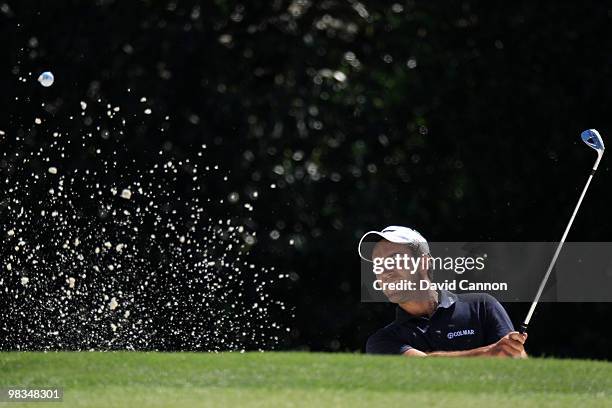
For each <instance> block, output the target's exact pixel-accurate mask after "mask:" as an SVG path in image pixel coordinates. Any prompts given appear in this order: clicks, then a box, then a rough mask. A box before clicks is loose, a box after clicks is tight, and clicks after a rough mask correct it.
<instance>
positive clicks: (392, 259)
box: [359, 226, 431, 303]
mask: <svg viewBox="0 0 612 408" xmlns="http://www.w3.org/2000/svg"><path fill="white" fill-rule="evenodd" d="M359 255H360V256H361V258H363V259H364V260H366V261H368V262H372V263H373V271H374V272H375V273H376V279H378V280H380V282H381V283H382V284H387V285H383V292H384V294H385V295H386V296H387V298H388V299H389V301H390V302H393V303H403V302H407V301H410V300H419V299H420V295H423V294H424V293H423V291H421V290H419V286H420V284H419V282H420V281H421V280H427V281H431V273H430V271H429V269H428V268H427V259H428V257H429V245H428V244H427V241H426V240H425V238H423V237H422V236H421V234H419V233H418V232H416V231H415V230H413V229H410V228H407V227H400V226H391V227H387V228H385V229H384V230H382V231H370V232H368V233H366V234H364V236H363V237H362V238H361V240H360V241H359ZM402 281H404V282H409V281H410V282H415V285H416V288H417V290H411V291H410V290H404V289H390V288H389V285H388V284H390V283H398V282H402Z"/></svg>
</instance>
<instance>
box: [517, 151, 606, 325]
mask: <svg viewBox="0 0 612 408" xmlns="http://www.w3.org/2000/svg"><path fill="white" fill-rule="evenodd" d="M597 162H598V163H599V160H598V161H597ZM594 174H595V169H593V171H592V172H591V174H590V175H589V179H588V180H587V182H586V185H585V186H584V190H582V194H580V198H579V199H578V204H576V208H574V213H573V214H572V217H571V218H570V220H569V223H568V224H567V227H565V232H564V233H563V237H561V242H559V245H557V250H556V251H555V255H553V257H552V260H551V261H550V265H548V270H547V271H546V275H544V279H542V283H540V287H539V288H538V293H537V294H536V297H535V299H534V300H533V303H532V304H531V307H530V308H529V312H528V313H527V317H525V321H524V322H523V325H522V326H521V327H522V328H524V329H523V330H521V331H524V330H526V328H527V326H528V325H529V321H530V320H531V316H532V315H533V312H534V310H535V308H536V306H537V305H538V302H539V301H540V297H541V296H542V292H544V287H546V282H548V277H549V276H550V273H551V272H552V270H553V268H554V266H555V263H556V262H557V258H558V257H559V253H560V252H561V248H562V247H563V244H564V243H565V238H567V234H568V233H569V230H570V228H572V224H573V222H574V218H576V214H577V213H578V209H579V208H580V204H582V200H583V199H584V196H585V194H586V192H587V190H588V189H589V185H590V184H591V180H593V175H594Z"/></svg>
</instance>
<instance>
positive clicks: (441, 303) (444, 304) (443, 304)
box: [395, 290, 457, 323]
mask: <svg viewBox="0 0 612 408" xmlns="http://www.w3.org/2000/svg"><path fill="white" fill-rule="evenodd" d="M456 301H457V295H456V294H454V293H452V292H449V291H447V290H439V291H438V306H437V307H436V311H438V309H440V308H442V309H448V308H449V307H451V306H452V305H453V304H455V302H456ZM434 313H435V312H434ZM415 318H417V316H413V315H411V314H410V313H408V312H407V311H405V310H404V309H402V308H401V307H400V306H399V305H398V306H397V309H396V311H395V321H396V322H397V323H402V322H405V321H407V320H411V319H415Z"/></svg>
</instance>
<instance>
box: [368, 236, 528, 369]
mask: <svg viewBox="0 0 612 408" xmlns="http://www.w3.org/2000/svg"><path fill="white" fill-rule="evenodd" d="M404 254H406V255H407V256H409V257H423V258H425V259H426V258H427V257H428V256H429V245H428V243H427V241H426V240H425V239H424V238H423V237H422V236H421V234H419V233H418V232H417V231H415V230H413V229H410V228H407V227H400V226H390V227H387V228H385V229H384V230H382V231H370V232H368V233H366V234H365V235H364V236H363V237H362V238H361V240H360V241H359V255H360V256H361V258H363V259H364V260H366V261H369V262H373V260H375V259H376V258H383V259H387V258H397V257H398V256H404ZM388 265H389V264H388ZM388 265H387V266H388ZM413 265H414V264H413ZM415 269H416V271H414V272H413V273H411V272H410V271H408V270H407V269H405V268H396V267H386V268H385V269H384V270H383V272H381V273H380V274H379V275H378V276H377V278H378V279H380V281H382V284H386V285H383V286H382V288H383V292H384V294H385V295H386V297H387V298H388V299H389V301H390V302H392V303H396V304H397V310H396V317H395V320H394V321H393V322H392V323H390V324H389V325H387V326H385V327H383V328H382V329H380V330H378V331H377V332H376V333H374V334H372V335H371V336H370V337H369V338H368V342H367V344H366V352H367V353H372V354H397V355H404V356H421V357H425V356H447V357H467V356H496V357H519V358H520V357H523V358H524V357H527V354H526V353H525V349H524V344H525V341H526V340H527V334H526V333H525V334H520V333H518V332H516V331H514V327H513V326H512V322H511V321H510V318H509V317H508V313H506V311H505V310H504V308H503V306H502V305H501V304H500V303H499V302H498V301H497V300H496V299H495V298H494V297H493V296H491V295H489V294H486V293H468V294H455V293H452V292H449V291H446V290H434V289H424V290H419V289H418V287H419V286H420V285H415V287H416V288H417V289H416V290H407V289H402V288H400V289H394V288H393V287H394V286H393V285H389V284H393V283H397V282H400V281H418V280H427V281H429V282H431V280H432V271H429V270H428V268H427V262H421V263H420V264H418V265H417V266H416V268H415ZM396 286H398V285H396ZM425 286H428V285H425Z"/></svg>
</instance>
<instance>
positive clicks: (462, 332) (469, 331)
mask: <svg viewBox="0 0 612 408" xmlns="http://www.w3.org/2000/svg"><path fill="white" fill-rule="evenodd" d="M472 335H474V329H465V330H458V331H454V332H448V334H447V335H446V338H448V339H449V340H450V339H454V338H455V337H461V336H472Z"/></svg>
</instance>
